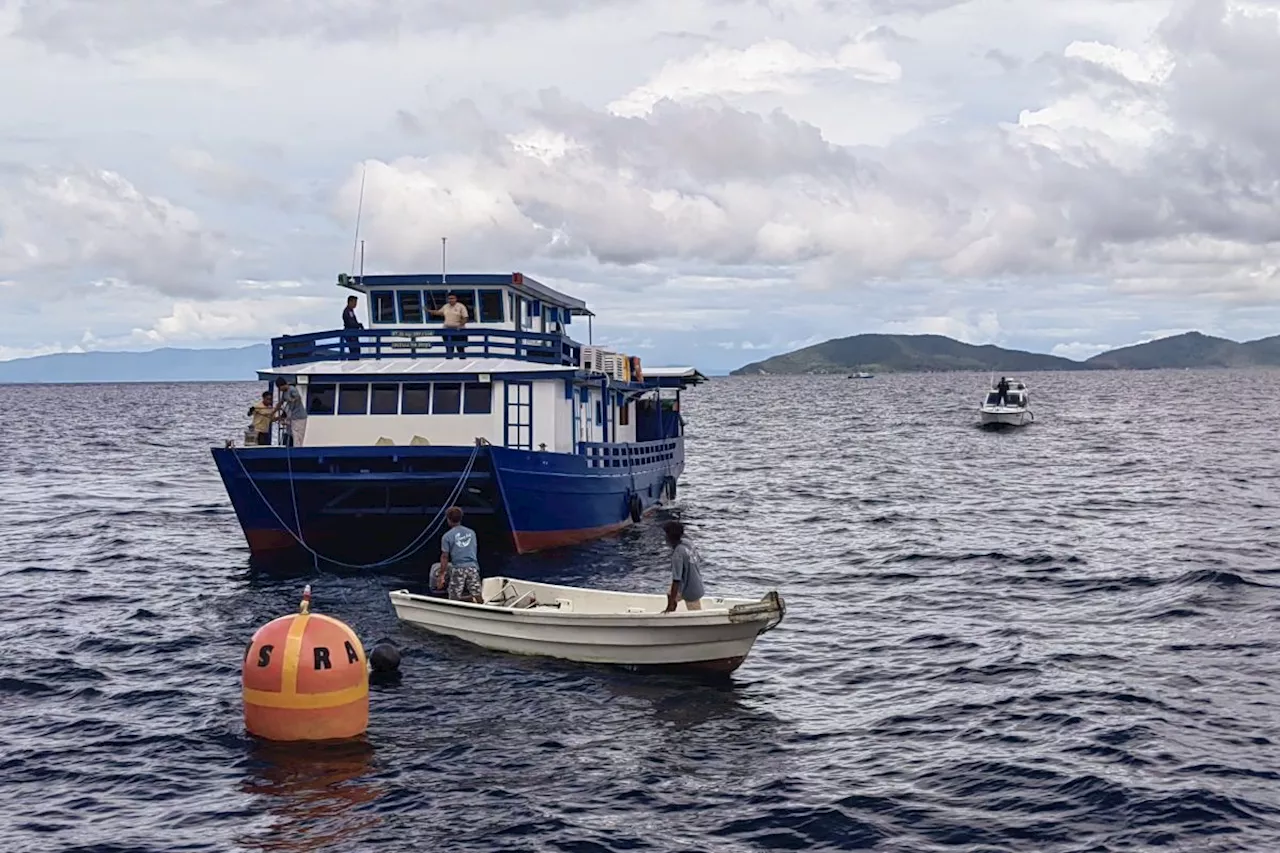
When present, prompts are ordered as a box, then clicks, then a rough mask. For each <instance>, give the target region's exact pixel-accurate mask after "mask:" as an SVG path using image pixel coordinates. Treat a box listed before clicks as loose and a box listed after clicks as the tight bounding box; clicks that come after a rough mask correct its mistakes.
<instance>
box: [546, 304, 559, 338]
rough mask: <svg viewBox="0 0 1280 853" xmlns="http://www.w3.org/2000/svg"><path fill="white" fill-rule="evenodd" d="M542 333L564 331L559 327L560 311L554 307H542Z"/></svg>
mask: <svg viewBox="0 0 1280 853" xmlns="http://www.w3.org/2000/svg"><path fill="white" fill-rule="evenodd" d="M542 331H544V332H554V333H559V332H563V331H564V329H563V328H562V327H561V325H560V309H559V308H556V307H555V306H554V305H544V306H543V307H542Z"/></svg>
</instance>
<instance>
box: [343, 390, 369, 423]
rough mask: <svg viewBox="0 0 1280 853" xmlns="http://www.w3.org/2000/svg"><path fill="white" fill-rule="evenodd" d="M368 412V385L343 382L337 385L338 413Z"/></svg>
mask: <svg viewBox="0 0 1280 853" xmlns="http://www.w3.org/2000/svg"><path fill="white" fill-rule="evenodd" d="M368 413H369V386H368V384H367V383H364V382H361V383H360V384H358V385H355V384H351V383H347V382H343V383H342V384H341V385H339V386H338V414H340V415H365V414H368Z"/></svg>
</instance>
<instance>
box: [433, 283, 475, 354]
mask: <svg viewBox="0 0 1280 853" xmlns="http://www.w3.org/2000/svg"><path fill="white" fill-rule="evenodd" d="M427 313H428V314H435V315H436V316H437V317H443V318H444V345H445V352H446V353H447V354H448V355H453V352H454V350H455V349H456V350H457V351H458V353H459V354H461V353H465V352H466V351H467V347H466V343H465V342H466V340H467V336H466V334H465V333H464V332H463V331H462V330H463V329H465V328H466V327H467V316H468V314H467V306H465V305H463V304H462V303H461V302H459V301H458V295H457V294H456V293H450V294H449V296H448V302H446V303H445V305H444V307H443V308H429V309H427Z"/></svg>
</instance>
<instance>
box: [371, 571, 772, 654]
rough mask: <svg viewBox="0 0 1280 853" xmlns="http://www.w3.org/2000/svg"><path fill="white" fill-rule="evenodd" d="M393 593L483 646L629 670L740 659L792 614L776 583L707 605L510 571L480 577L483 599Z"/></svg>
mask: <svg viewBox="0 0 1280 853" xmlns="http://www.w3.org/2000/svg"><path fill="white" fill-rule="evenodd" d="M390 596H391V604H392V605H393V606H394V607H395V610H396V616H397V617H398V618H399V619H401V620H402V621H404V622H407V623H409V624H411V625H417V626H419V627H422V628H425V629H427V630H428V631H432V632H435V633H437V634H447V635H449V636H452V637H457V638H459V639H462V640H466V641H467V642H470V643H474V644H476V645H478V646H482V647H484V648H486V649H493V650H495V651H502V652H510V653H513V654H520V655H538V656H542V657H552V658H560V659H562V660H571V661H577V662H580V663H598V664H612V665H616V666H622V667H626V668H629V669H638V668H650V667H653V668H664V669H665V668H675V669H689V670H701V671H707V672H715V673H730V672H733V671H734V670H735V669H737V668H738V667H739V666H741V665H742V662H743V661H744V660H746V657H747V654H748V653H749V652H750V651H751V647H752V645H754V643H755V641H756V637H758V636H760V635H761V634H763V633H765V632H766V631H770V630H772V629H773V628H776V627H777V626H778V624H779V623H780V622H781V621H782V618H783V616H784V614H785V613H786V603H785V602H784V601H783V599H782V596H780V595H778V593H777V592H776V591H771V592H769V593H768V594H766V595H765V596H764V597H763V598H761V599H759V600H755V601H753V600H751V599H747V598H713V597H711V596H707V597H705V598H703V599H702V609H701V610H687V609H685V606H684V602H683V601H682V602H680V603H679V604H678V605H677V607H676V609H675V610H674V611H673V612H671V613H663V612H662V611H663V610H664V609H666V606H667V597H666V596H665V595H650V594H644V593H632V592H614V591H612V590H602V589H584V588H581V587H572V586H556V585H553V584H545V583H535V582H533V581H525V580H517V579H515V578H506V577H495V578H485V579H484V580H483V581H482V582H481V597H482V598H483V600H484V603H483V604H476V603H473V602H466V601H451V600H449V599H447V598H440V597H436V596H432V595H419V594H415V593H411V592H409V591H408V590H404V589H399V590H395V591H393V592H391V593H390Z"/></svg>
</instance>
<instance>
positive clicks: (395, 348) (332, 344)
mask: <svg viewBox="0 0 1280 853" xmlns="http://www.w3.org/2000/svg"><path fill="white" fill-rule="evenodd" d="M383 358H514V359H518V360H520V361H533V362H537V363H539V364H555V365H560V366H569V367H577V366H578V365H579V364H581V359H582V346H581V345H580V344H578V343H577V342H576V341H573V340H571V339H570V338H567V337H565V336H564V335H560V334H554V333H544V332H516V331H512V330H510V329H484V328H473V329H466V330H464V331H463V332H461V333H450V332H449V331H447V330H445V329H354V330H351V331H344V330H336V331H328V332H312V333H310V334H306V335H284V336H282V337H278V338H272V339H271V366H272V367H284V366H286V365H292V364H306V363H308V362H314V361H356V360H360V359H383Z"/></svg>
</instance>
